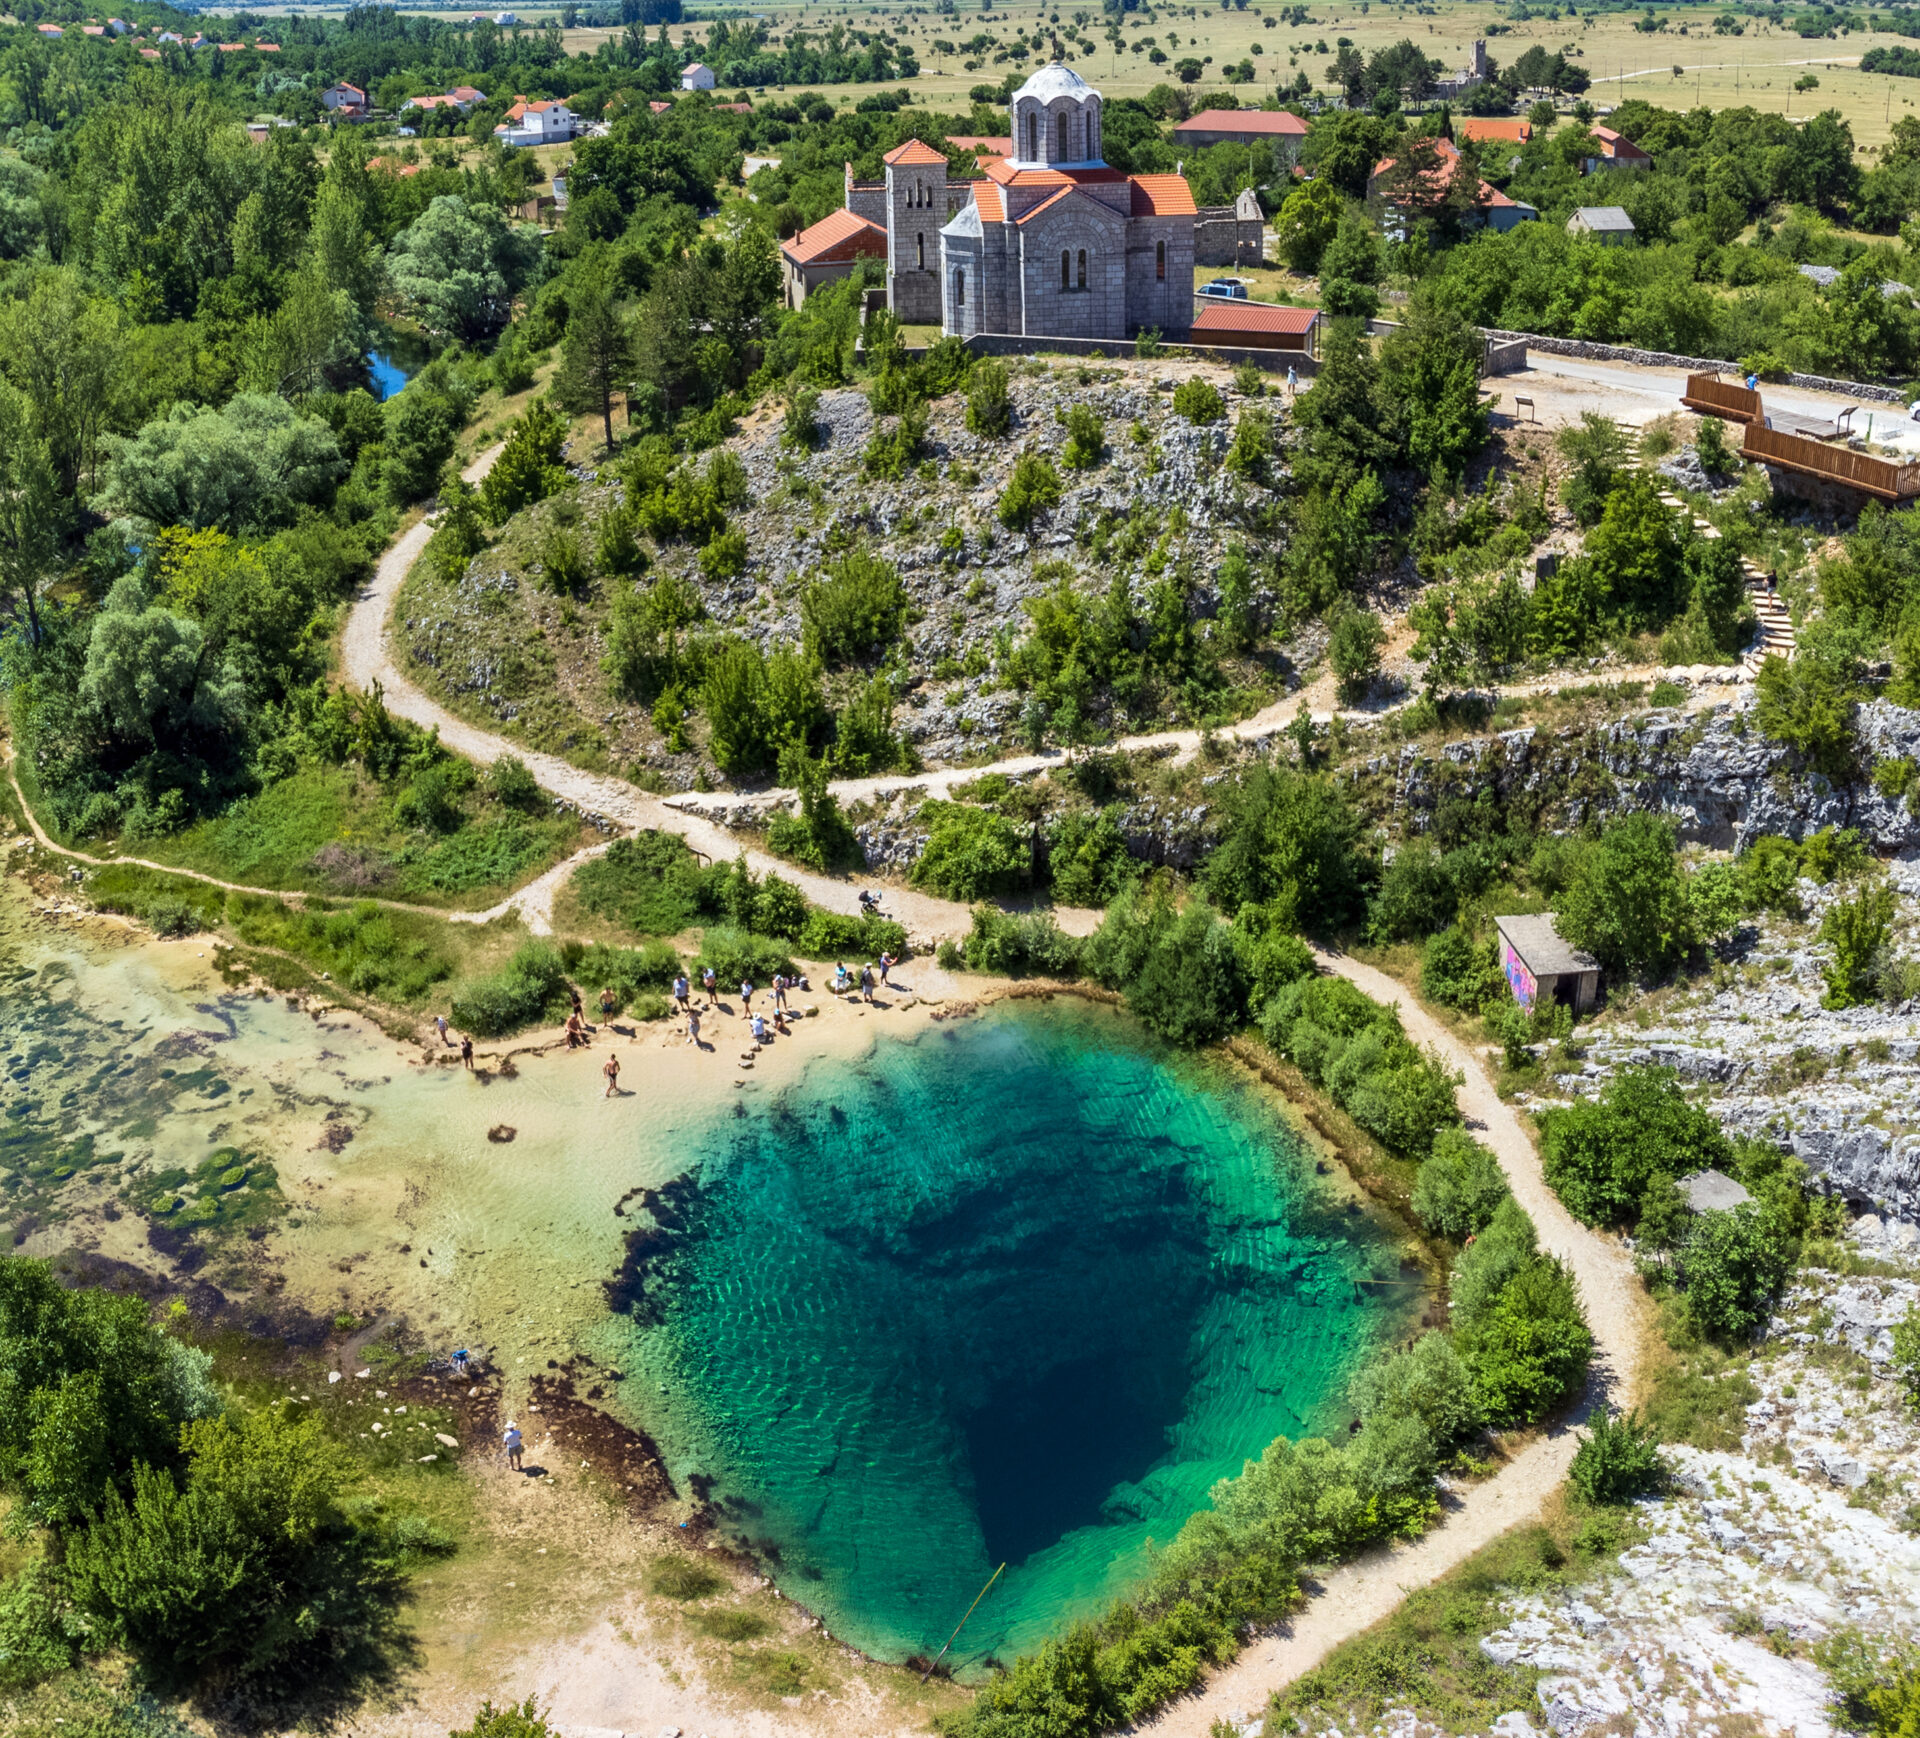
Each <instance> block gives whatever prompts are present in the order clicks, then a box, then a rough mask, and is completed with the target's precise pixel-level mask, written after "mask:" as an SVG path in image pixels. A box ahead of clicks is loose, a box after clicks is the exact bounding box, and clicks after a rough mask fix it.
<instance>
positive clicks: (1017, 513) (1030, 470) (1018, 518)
mask: <svg viewBox="0 0 1920 1738" xmlns="http://www.w3.org/2000/svg"><path fill="white" fill-rule="evenodd" d="M1059 505H1060V473H1059V472H1058V471H1056V470H1055V469H1054V468H1053V465H1052V462H1051V461H1050V460H1048V459H1045V458H1043V457H1042V456H1041V455H1040V454H1039V453H1022V454H1021V455H1020V457H1019V459H1018V460H1017V461H1015V463H1014V467H1013V475H1012V476H1010V477H1009V478H1008V479H1007V486H1006V489H1005V491H1004V492H1003V493H1002V494H1001V496H1000V504H999V506H998V507H997V508H995V509H994V510H995V512H997V513H998V514H999V516H1000V523H1001V524H1002V525H1004V526H1006V528H1007V529H1008V530H1009V531H1025V530H1026V529H1027V527H1028V526H1030V525H1031V524H1032V523H1033V521H1034V520H1035V519H1036V518H1037V517H1038V516H1039V515H1040V514H1042V513H1045V512H1048V511H1050V510H1051V509H1053V508H1055V507H1057V506H1059Z"/></svg>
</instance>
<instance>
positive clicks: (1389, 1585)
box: [1136, 949, 1645, 1738]
mask: <svg viewBox="0 0 1920 1738" xmlns="http://www.w3.org/2000/svg"><path fill="white" fill-rule="evenodd" d="M1315 954H1316V957H1317V958H1318V960H1319V962H1320V964H1321V965H1322V966H1323V967H1325V968H1326V970H1328V971H1330V972H1336V973H1338V974H1339V975H1340V976H1341V977H1343V978H1346V979H1347V980H1348V981H1349V982H1351V983H1352V984H1354V985H1355V986H1356V987H1357V988H1359V989H1361V990H1364V991H1365V992H1366V993H1367V994H1368V995H1369V996H1372V997H1373V998H1374V999H1375V1000H1376V1001H1380V1002H1389V1003H1397V1004H1398V1005H1399V1009H1400V1020H1401V1023H1402V1025H1404V1026H1405V1027H1406V1030H1407V1036H1408V1037H1410V1038H1412V1039H1413V1040H1414V1041H1415V1042H1416V1043H1417V1044H1420V1045H1422V1046H1424V1047H1425V1048H1427V1049H1430V1050H1432V1051H1433V1052H1435V1053H1436V1054H1437V1055H1438V1056H1439V1057H1440V1058H1441V1060H1442V1061H1444V1062H1445V1063H1446V1064H1447V1066H1448V1067H1450V1068H1453V1069H1456V1070H1458V1071H1459V1072H1460V1074H1461V1075H1463V1076H1464V1080H1463V1082H1462V1084H1461V1087H1460V1090H1459V1103H1460V1110H1461V1114H1462V1115H1463V1116H1465V1118H1466V1120H1467V1126H1468V1128H1470V1129H1471V1130H1472V1131H1473V1133H1474V1135H1475V1136H1476V1137H1477V1138H1478V1139H1479V1140H1481V1141H1484V1142H1485V1143H1486V1144H1487V1146H1489V1147H1491V1148H1492V1149H1493V1152H1494V1155H1495V1156H1496V1157H1497V1158H1498V1159H1499V1161H1500V1168H1501V1169H1502V1170H1503V1171H1504V1172H1505V1173H1506V1177H1507V1182H1508V1185H1509V1186H1510V1187H1511V1188H1512V1190H1513V1193H1514V1196H1515V1198H1516V1199H1517V1200H1518V1201H1519V1203H1520V1205H1521V1206H1523V1207H1524V1208H1526V1210H1527V1212H1528V1213H1529V1214H1531V1215H1532V1218H1533V1223H1534V1226H1535V1228H1536V1229H1537V1230H1538V1232H1539V1234H1540V1247H1541V1248H1542V1249H1545V1250H1547V1251H1549V1252H1550V1253H1552V1254H1554V1255H1557V1256H1559V1257H1560V1259H1561V1260H1562V1261H1564V1262H1566V1264H1567V1265H1568V1266H1569V1267H1570V1268H1572V1269H1573V1273H1574V1277H1575V1278H1576V1279H1577V1280H1578V1281H1579V1285H1580V1298H1581V1302H1582V1303H1583V1304H1584V1305H1585V1307H1586V1312H1587V1322H1588V1325H1589V1326H1590V1327H1591V1328H1592V1329H1593V1337H1594V1341H1595V1349H1594V1362H1593V1368H1592V1371H1591V1374H1590V1375H1589V1377H1588V1380H1587V1390H1586V1393H1585V1394H1584V1395H1583V1397H1582V1400H1581V1404H1580V1406H1579V1407H1578V1408H1577V1410H1576V1415H1575V1418H1574V1420H1573V1423H1577V1422H1578V1421H1579V1420H1580V1419H1581V1418H1584V1417H1585V1416H1586V1414H1587V1413H1588V1411H1589V1410H1590V1409H1591V1408H1593V1407H1594V1406H1595V1405H1597V1404H1599V1403H1601V1402H1606V1403H1608V1404H1611V1405H1615V1406H1619V1407H1625V1406H1627V1405H1628V1404H1630V1403H1631V1401H1632V1399H1633V1398H1634V1395H1635V1391H1636V1387H1637V1382H1638V1376H1639V1347H1640V1340H1641V1332H1642V1324H1643V1320H1644V1311H1645V1304H1644V1302H1643V1300H1642V1298H1641V1295H1640V1292H1639V1287H1638V1284H1637V1282H1636V1281H1635V1278H1634V1274H1633V1268H1632V1265H1631V1263H1630V1262H1629V1261H1628V1259H1627V1256H1626V1252H1625V1251H1624V1250H1623V1249H1622V1248H1621V1246H1620V1245H1619V1244H1618V1243H1617V1242H1615V1241H1613V1240H1612V1239H1609V1238H1604V1237H1601V1236H1599V1235H1597V1234H1596V1233H1594V1232H1592V1231H1589V1230H1587V1229H1586V1227H1584V1226H1583V1225H1581V1224H1579V1223H1578V1222H1577V1221H1576V1220H1575V1219H1574V1217H1573V1216H1572V1214H1570V1213H1569V1212H1568V1211H1567V1210H1566V1208H1565V1207H1563V1206H1561V1204H1560V1199H1559V1197H1558V1196H1557V1195H1555V1194H1554V1192H1553V1191H1552V1190H1551V1189H1549V1188H1548V1187H1547V1180H1546V1177H1545V1176H1544V1175H1543V1173H1542V1171H1541V1168H1540V1155H1539V1153H1538V1152H1537V1151H1536V1150H1535V1147H1534V1144H1533V1142H1532V1140H1531V1139H1530V1138H1529V1137H1528V1135H1527V1131H1526V1129H1525V1128H1524V1127H1523V1126H1522V1125H1521V1122H1520V1119H1519V1117H1518V1116H1517V1115H1515V1114H1514V1111H1513V1107H1512V1106H1511V1105H1509V1104H1507V1103H1506V1102H1505V1101H1504V1100H1503V1099H1502V1098H1501V1097H1500V1095H1499V1093H1497V1092H1496V1091H1495V1090H1494V1086H1493V1082H1492V1080H1491V1079H1490V1078H1489V1077H1488V1074H1487V1070H1486V1066H1485V1064H1484V1063H1483V1062H1482V1060H1481V1058H1480V1057H1479V1056H1478V1055H1477V1054H1476V1053H1475V1052H1474V1051H1473V1050H1472V1049H1471V1048H1469V1046H1467V1045H1466V1044H1464V1043H1462V1042H1461V1040H1460V1039H1459V1037H1458V1036H1456V1035H1455V1034H1454V1033H1453V1032H1452V1031H1451V1030H1449V1029H1448V1028H1447V1027H1446V1026H1443V1025H1442V1024H1441V1023H1440V1022H1439V1021H1438V1020H1436V1019H1435V1018H1434V1017H1433V1016H1432V1015H1431V1014H1429V1013H1428V1012H1427V1011H1426V1010H1425V1009H1424V1008H1422V1007H1421V1006H1420V1005H1419V1004H1418V1003H1416V1002H1413V1001H1411V1000H1410V999H1409V998H1408V996H1407V993H1406V989H1405V986H1403V985H1402V984H1400V983H1398V982H1397V981H1396V980H1394V979H1393V978H1390V977H1389V976H1387V974H1386V973H1385V972H1383V971H1380V970H1378V969H1376V968H1375V967H1373V966H1368V965H1362V964H1361V963H1360V962H1359V961H1358V960H1355V959H1350V958H1348V957H1347V956H1346V955H1345V954H1329V953H1321V952H1320V951H1319V950H1318V949H1316V950H1315ZM1577 1445H1578V1438H1577V1437H1576V1435H1575V1434H1574V1430H1573V1428H1572V1425H1571V1424H1561V1425H1558V1426H1556V1427H1555V1428H1553V1429H1551V1430H1549V1431H1547V1432H1546V1433H1545V1434H1544V1435H1542V1436H1539V1437H1537V1438H1536V1439H1534V1440H1533V1441H1532V1442H1530V1443H1528V1444H1527V1446H1526V1447H1524V1448H1523V1449H1521V1450H1520V1452H1519V1453H1518V1454H1517V1455H1516V1456H1515V1457H1514V1458H1513V1460H1512V1461H1510V1462H1509V1463H1508V1464H1507V1465H1506V1466H1505V1467H1503V1468H1502V1469H1501V1470H1500V1472H1499V1473H1497V1474H1496V1475H1495V1476H1494V1477H1492V1478H1490V1479H1487V1480H1486V1481H1484V1482H1483V1483H1481V1484H1477V1485H1469V1486H1466V1487H1464V1488H1462V1489H1460V1490H1458V1491H1456V1492H1455V1493H1454V1494H1453V1496H1452V1497H1451V1498H1450V1499H1449V1501H1448V1507H1447V1513H1446V1519H1445V1522H1444V1524H1443V1525H1441V1526H1438V1527H1436V1528H1434V1529H1433V1531H1431V1532H1429V1533H1428V1534H1426V1535H1425V1536H1424V1537H1423V1538H1420V1539H1417V1540H1415V1541H1414V1542H1413V1543H1412V1544H1410V1545H1403V1546H1400V1547H1398V1548H1395V1549H1392V1550H1383V1551H1375V1552H1371V1553H1369V1554H1368V1555H1366V1556H1364V1557H1360V1558H1356V1559H1355V1560H1354V1561H1352V1562H1350V1563H1346V1564H1342V1565H1341V1566H1340V1567H1338V1568H1336V1569H1334V1570H1332V1571H1330V1572H1329V1573H1328V1574H1327V1575H1326V1576H1325V1578H1324V1579H1323V1580H1322V1581H1321V1582H1320V1583H1319V1584H1318V1586H1317V1588H1316V1590H1315V1593H1314V1597H1313V1599H1312V1600H1311V1601H1310V1603H1309V1604H1308V1605H1307V1607H1306V1609H1305V1610H1304V1611H1302V1612H1301V1613H1300V1614H1299V1616H1297V1617H1296V1618H1294V1619H1293V1620H1292V1621H1291V1622H1289V1623H1286V1624H1283V1625H1281V1626H1280V1627H1279V1628H1278V1629H1276V1630H1274V1631H1273V1632H1271V1633H1270V1634H1267V1635H1262V1636H1259V1637H1257V1638H1256V1639H1255V1640H1254V1641H1253V1642H1251V1643H1250V1644H1249V1645H1248V1646H1247V1647H1246V1648H1245V1649H1243V1650H1242V1651H1241V1654H1240V1656H1239V1658H1238V1659H1236V1660H1235V1661H1234V1662H1233V1663H1232V1664H1231V1665H1229V1666H1226V1667H1224V1668H1223V1669H1222V1670H1220V1671H1218V1672H1216V1673H1215V1674H1214V1675H1213V1676H1212V1677H1211V1678H1210V1679H1208V1681H1207V1683H1206V1684H1205V1686H1204V1687H1203V1688H1202V1689H1200V1690H1199V1691H1198V1692H1197V1693H1195V1694H1194V1695H1191V1696H1187V1697H1184V1698H1183V1699H1182V1700H1180V1701H1178V1702H1174V1703H1171V1704H1170V1705H1169V1706H1168V1707H1166V1708H1165V1709H1163V1710H1162V1711H1161V1713H1160V1715H1159V1717H1158V1718H1156V1719H1154V1720H1151V1721H1148V1722H1147V1723H1146V1724H1144V1725H1142V1726H1140V1727H1138V1728H1136V1730H1137V1731H1138V1732H1140V1733H1153V1734H1156V1735H1158V1738H1208V1735H1209V1733H1210V1732H1211V1731H1212V1728H1213V1722H1214V1721H1216V1720H1223V1721H1227V1722H1230V1723H1237V1722H1241V1721H1244V1720H1245V1719H1247V1718H1249V1717H1252V1716H1256V1715H1258V1714H1259V1713H1260V1712H1261V1710H1262V1708H1263V1707H1264V1706H1265V1703H1266V1699H1267V1697H1268V1696H1269V1695H1271V1694H1272V1693H1273V1692H1274V1691H1275V1690H1280V1689H1284V1688H1285V1687H1286V1686H1287V1685H1289V1684H1291V1683H1292V1682H1293V1681H1294V1680H1295V1679H1296V1678H1298V1677H1300V1676H1301V1675H1302V1674H1304V1673H1306V1672H1310V1671H1312V1670H1313V1668H1314V1667H1315V1666H1317V1665H1319V1664H1320V1662H1321V1661H1322V1660H1324V1659H1325V1658H1326V1657H1327V1655H1328V1654H1330V1653H1331V1652H1332V1651H1333V1650H1334V1649H1335V1648H1337V1647H1338V1646H1340V1644H1341V1643H1342V1642H1345V1641H1350V1640H1351V1639H1352V1638H1353V1637H1354V1636H1356V1635H1359V1634H1360V1633H1361V1632H1362V1631H1363V1630H1367V1629H1370V1628H1372V1627H1373V1625H1374V1624H1376V1623H1378V1622H1380V1621H1381V1620H1382V1619H1383V1618H1385V1617H1387V1616H1389V1615H1391V1613H1392V1612H1393V1610H1394V1608H1395V1607H1396V1606H1397V1605H1399V1603H1400V1601H1401V1600H1402V1599H1403V1598H1404V1597H1405V1596H1406V1595H1407V1594H1408V1593H1410V1592H1412V1591H1413V1590H1414V1589H1416V1588H1419V1587H1423V1586H1426V1585H1427V1584H1428V1583H1430V1582H1432V1581H1435V1580H1437V1579H1438V1578H1439V1577H1440V1576H1442V1575H1445V1574H1446V1573H1447V1572H1448V1571H1449V1570H1451V1569H1456V1568H1458V1567H1459V1566H1460V1565H1461V1564H1462V1563H1464V1562H1465V1561H1466V1560H1467V1559H1468V1558H1469V1557H1471V1556H1472V1555H1473V1554H1474V1552H1476V1551H1478V1550H1479V1549H1481V1547H1482V1546H1484V1545H1487V1544H1490V1543H1491V1542H1492V1541H1493V1540H1494V1539H1496V1538H1498V1537H1499V1536H1500V1535H1501V1534H1502V1533H1504V1532H1505V1531H1506V1530H1507V1529H1508V1528H1509V1527H1514V1526H1518V1525H1520V1524H1521V1523H1522V1522H1525V1521H1530V1520H1532V1519H1533V1518H1534V1517H1535V1516H1537V1515H1538V1514H1539V1513H1540V1510H1541V1507H1542V1505H1543V1504H1544V1503H1545V1502H1546V1500H1547V1498H1548V1497H1550V1496H1551V1495H1552V1494H1553V1492H1554V1491H1555V1490H1556V1489H1557V1488H1558V1487H1559V1485H1560V1483H1561V1481H1562V1480H1563V1479H1564V1478H1565V1477H1566V1473H1567V1463H1568V1462H1569V1461H1571V1460H1572V1459H1573V1451H1574V1449H1575V1447H1576V1446H1577Z"/></svg>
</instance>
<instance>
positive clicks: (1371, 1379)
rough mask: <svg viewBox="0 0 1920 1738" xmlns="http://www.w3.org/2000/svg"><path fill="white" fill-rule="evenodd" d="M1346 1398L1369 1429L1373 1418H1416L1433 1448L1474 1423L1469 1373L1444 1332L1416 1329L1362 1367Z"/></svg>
mask: <svg viewBox="0 0 1920 1738" xmlns="http://www.w3.org/2000/svg"><path fill="white" fill-rule="evenodd" d="M1347 1398H1348V1400H1349V1401H1350V1402H1351V1404H1352V1406H1353V1409H1354V1411H1355V1412H1356V1413H1357V1414H1358V1415H1359V1417H1360V1419H1361V1421H1362V1422H1363V1423H1364V1424H1366V1425H1367V1427H1368V1428H1369V1429H1371V1428H1372V1427H1373V1426H1374V1424H1375V1423H1376V1422H1377V1421H1382V1420H1391V1419H1397V1418H1417V1419H1419V1421H1420V1423H1421V1424H1422V1425H1423V1426H1424V1427H1425V1429H1426V1432H1427V1434H1428V1436H1430V1437H1431V1438H1432V1439H1433V1443H1434V1446H1435V1447H1436V1448H1450V1447H1451V1446H1452V1445H1453V1444H1455V1443H1457V1442H1459V1441H1461V1440H1462V1439H1464V1438H1465V1437H1467V1436H1470V1435H1471V1434H1472V1433H1473V1432H1474V1431H1475V1430H1476V1429H1478V1428H1479V1424H1480V1413H1479V1408H1478V1406H1477V1405H1476V1404H1475V1401H1474V1392H1473V1378H1472V1376H1471V1375H1469V1374H1468V1371H1467V1367H1466V1365H1465V1364H1464V1363H1462V1362H1461V1360H1460V1354H1459V1353H1458V1352H1457V1351H1455V1350H1454V1345H1453V1341H1452V1340H1450V1339H1449V1338H1448V1337H1447V1336H1446V1335H1445V1334H1441V1333H1427V1334H1422V1335H1421V1336H1420V1338H1419V1339H1417V1340H1415V1341H1414V1343H1413V1345H1412V1347H1411V1348H1409V1349H1408V1350H1407V1351H1404V1352H1395V1353H1393V1354H1391V1355H1390V1356H1388V1357H1386V1358H1384V1359H1376V1360H1375V1361H1374V1362H1372V1363H1370V1364H1367V1365H1365V1366H1363V1367H1362V1369H1361V1370H1360V1372H1359V1373H1358V1374H1357V1375H1356V1376H1355V1377H1354V1379H1353V1381H1352V1383H1351V1384H1350V1385H1349V1386H1348V1389H1347Z"/></svg>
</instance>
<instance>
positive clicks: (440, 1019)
mask: <svg viewBox="0 0 1920 1738" xmlns="http://www.w3.org/2000/svg"><path fill="white" fill-rule="evenodd" d="M433 1023H434V1024H435V1025H436V1026H438V1027H439V1028H440V1042H441V1043H442V1044H451V1043H452V1042H453V1040H452V1039H451V1038H449V1037H448V1036H447V1017H446V1015H445V1014H435V1015H434V1017H433Z"/></svg>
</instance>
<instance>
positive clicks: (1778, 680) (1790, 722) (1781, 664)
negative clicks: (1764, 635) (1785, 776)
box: [1753, 646, 1859, 784]
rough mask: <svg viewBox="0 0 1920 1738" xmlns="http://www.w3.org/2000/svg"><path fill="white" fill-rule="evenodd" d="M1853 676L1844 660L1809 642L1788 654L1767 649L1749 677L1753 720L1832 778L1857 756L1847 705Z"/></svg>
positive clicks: (1843, 774)
mask: <svg viewBox="0 0 1920 1738" xmlns="http://www.w3.org/2000/svg"><path fill="white" fill-rule="evenodd" d="M1857 688H1858V679H1857V677H1856V675H1855V672H1854V669H1853V666H1852V664H1851V662H1850V660H1847V659H1845V658H1842V657H1839V656H1837V655H1834V654H1832V653H1828V652H1823V651H1821V650H1818V649H1816V648H1814V647H1811V646H1803V647H1802V648H1801V649H1800V651H1799V653H1798V654H1797V655H1796V656H1795V657H1793V658H1791V659H1788V658H1783V657H1781V656H1780V655H1779V653H1777V652H1772V653H1769V654H1768V655H1767V657H1766V658H1765V659H1764V660H1763V661H1762V663H1761V665H1760V674H1759V676H1758V677H1757V678H1756V679H1755V681H1754V706H1753V722H1754V724H1755V725H1756V726H1757V727H1758V729H1759V731H1760V734H1761V735H1762V736H1765V737H1768V738H1770V739H1771V740H1772V741H1774V742H1778V743H1783V744H1785V745H1786V746H1787V747H1788V748H1791V749H1793V750H1794V751H1795V752H1796V753H1797V754H1799V755H1800V756H1801V758H1802V759H1804V760H1805V761H1806V763H1807V765H1808V766H1809V767H1811V768H1812V769H1813V770H1814V771H1815V772H1820V773H1824V774H1826V776H1827V777H1828V778H1829V779H1831V780H1833V781H1834V783H1836V784H1844V783H1846V782H1848V781H1849V780H1851V779H1852V778H1853V776H1854V773H1855V771H1856V769H1857V763H1858V759H1859V749H1858V744H1857V743H1856V742H1855V740H1854V733H1853V710H1854V699H1855V695H1856V691H1857Z"/></svg>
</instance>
